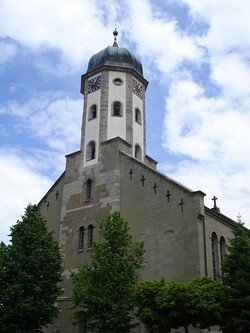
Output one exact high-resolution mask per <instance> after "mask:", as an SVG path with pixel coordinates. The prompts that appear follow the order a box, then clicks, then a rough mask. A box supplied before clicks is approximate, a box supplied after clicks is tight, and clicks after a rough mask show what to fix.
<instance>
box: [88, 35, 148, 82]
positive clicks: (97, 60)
mask: <svg viewBox="0 0 250 333" xmlns="http://www.w3.org/2000/svg"><path fill="white" fill-rule="evenodd" d="M113 35H114V44H113V46H108V47H106V48H105V49H104V50H101V51H100V52H98V53H96V54H94V55H93V56H92V57H91V58H90V60H89V64H88V69H87V73H88V72H91V71H92V70H95V69H97V68H99V67H101V66H103V65H108V66H115V67H116V66H117V67H125V68H132V69H134V70H135V71H136V72H138V73H139V74H140V75H142V76H143V69H142V64H141V62H140V60H138V59H137V58H136V57H135V56H134V55H133V54H132V53H130V52H129V51H128V50H127V49H125V48H123V47H119V46H118V44H117V42H116V36H117V35H118V32H117V31H116V30H115V31H114V32H113Z"/></svg>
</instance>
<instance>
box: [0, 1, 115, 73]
mask: <svg viewBox="0 0 250 333" xmlns="http://www.w3.org/2000/svg"><path fill="white" fill-rule="evenodd" d="M115 8H116V6H115V5H112V6H111V2H110V1H105V0H104V1H103V2H102V4H101V6H100V3H99V2H98V1H90V0H71V2H70V5H69V2H68V1H67V0H60V1H59V0H42V1H41V0H37V1H35V2H34V1H33V0H25V1H19V0H8V1H3V2H2V3H1V11H0V22H1V35H2V37H5V38H12V39H13V40H15V41H17V42H18V43H19V44H20V45H22V46H23V47H25V48H29V49H30V50H32V51H33V52H45V51H46V50H48V49H50V50H53V49H54V50H55V51H56V50H57V51H59V54H60V56H61V59H60V62H61V64H60V65H61V67H60V68H61V70H62V69H63V68H64V69H66V68H67V67H68V66H69V65H70V66H71V67H73V68H74V67H77V68H79V67H80V66H82V65H83V64H82V62H83V59H88V58H89V57H90V56H91V55H92V54H93V53H94V52H96V51H97V50H99V49H100V46H101V45H103V47H106V44H107V43H109V44H111V43H112V35H111V32H112V29H113V28H114V23H115V17H114V16H115V15H116V9H115ZM110 24H111V25H110ZM96 31H98V33H96ZM72 50H74V52H72ZM36 61H38V59H36ZM63 64H64V66H65V67H64V66H63ZM41 66H42V68H45V62H44V61H43V59H42V58H41ZM50 69H52V68H50ZM67 70H68V68H67Z"/></svg>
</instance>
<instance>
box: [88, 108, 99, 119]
mask: <svg viewBox="0 0 250 333" xmlns="http://www.w3.org/2000/svg"><path fill="white" fill-rule="evenodd" d="M96 117H97V105H96V104H93V105H92V106H91V107H90V108H89V120H92V119H95V118H96Z"/></svg>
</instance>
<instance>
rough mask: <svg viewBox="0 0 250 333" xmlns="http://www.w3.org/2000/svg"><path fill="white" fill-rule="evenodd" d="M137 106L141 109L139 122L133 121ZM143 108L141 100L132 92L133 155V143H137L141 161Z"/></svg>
mask: <svg viewBox="0 0 250 333" xmlns="http://www.w3.org/2000/svg"><path fill="white" fill-rule="evenodd" d="M136 108H138V109H139V110H140V111H141V124H138V123H137V122H136V121H135V109H136ZM143 121H144V110H143V100H142V99H141V98H140V97H138V96H137V95H135V94H133V141H134V142H133V156H135V145H136V144H138V145H139V146H140V147H141V150H142V161H144V154H145V152H144V140H143V135H144V131H143V128H144V123H143Z"/></svg>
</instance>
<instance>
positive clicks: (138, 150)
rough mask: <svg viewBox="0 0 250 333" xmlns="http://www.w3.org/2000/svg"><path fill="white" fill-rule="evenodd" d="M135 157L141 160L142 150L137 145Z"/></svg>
mask: <svg viewBox="0 0 250 333" xmlns="http://www.w3.org/2000/svg"><path fill="white" fill-rule="evenodd" d="M135 158H137V159H138V160H140V161H141V160H142V151H141V147H140V146H139V145H135Z"/></svg>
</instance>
